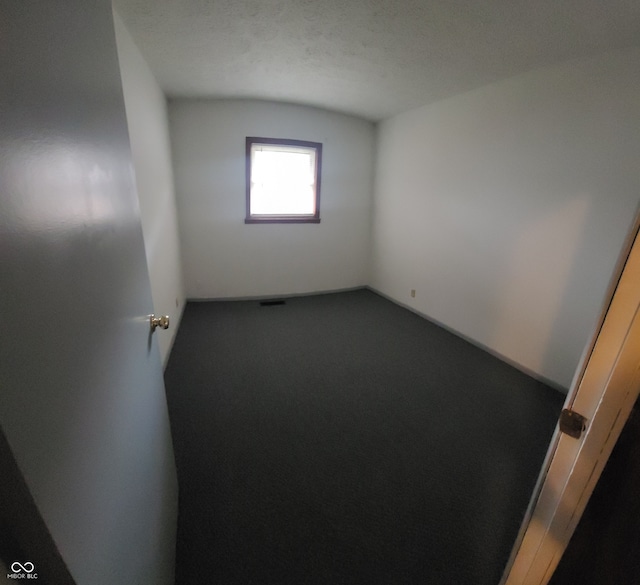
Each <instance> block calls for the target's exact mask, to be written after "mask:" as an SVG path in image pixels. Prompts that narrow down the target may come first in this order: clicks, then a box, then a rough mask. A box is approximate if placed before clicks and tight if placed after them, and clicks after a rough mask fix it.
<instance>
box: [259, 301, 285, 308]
mask: <svg viewBox="0 0 640 585" xmlns="http://www.w3.org/2000/svg"><path fill="white" fill-rule="evenodd" d="M286 302H287V301H283V300H282V299H273V300H272V301H260V306H261V307H273V306H274V305H284V304H286Z"/></svg>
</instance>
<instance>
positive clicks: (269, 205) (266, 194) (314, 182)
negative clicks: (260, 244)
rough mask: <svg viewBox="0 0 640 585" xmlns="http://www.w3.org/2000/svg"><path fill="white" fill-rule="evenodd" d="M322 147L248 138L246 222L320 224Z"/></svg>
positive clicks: (297, 141)
mask: <svg viewBox="0 0 640 585" xmlns="http://www.w3.org/2000/svg"><path fill="white" fill-rule="evenodd" d="M321 158H322V144H319V143H317V142H304V141H301V140H282V139H269V138H247V217H246V219H245V222H246V223H263V222H272V223H305V222H313V223H318V222H319V221H320V213H319V212H320V209H319V201H320V166H321Z"/></svg>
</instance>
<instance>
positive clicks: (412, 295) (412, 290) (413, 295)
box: [409, 288, 416, 299]
mask: <svg viewBox="0 0 640 585" xmlns="http://www.w3.org/2000/svg"><path fill="white" fill-rule="evenodd" d="M409 294H410V295H411V298H412V299H415V298H416V289H415V288H412V289H411V290H410V291H409Z"/></svg>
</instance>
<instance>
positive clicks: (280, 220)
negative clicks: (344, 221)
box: [244, 217, 320, 224]
mask: <svg viewBox="0 0 640 585" xmlns="http://www.w3.org/2000/svg"><path fill="white" fill-rule="evenodd" d="M244 223H247V224H253V223H320V218H319V217H247V218H245V220H244Z"/></svg>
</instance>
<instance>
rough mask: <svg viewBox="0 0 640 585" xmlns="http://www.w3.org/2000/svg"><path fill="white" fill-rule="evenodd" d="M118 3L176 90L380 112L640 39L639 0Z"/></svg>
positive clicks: (170, 89) (163, 81)
mask: <svg viewBox="0 0 640 585" xmlns="http://www.w3.org/2000/svg"><path fill="white" fill-rule="evenodd" d="M115 6H116V10H117V11H118V12H119V13H120V15H121V16H122V18H123V20H124V21H125V23H126V25H127V27H128V28H129V30H130V32H131V34H132V35H133V37H134V38H135V40H136V43H137V44H138V46H139V48H140V50H141V51H142V53H143V55H144V56H145V58H146V59H147V61H148V63H149V65H150V67H151V69H152V70H153V72H154V73H155V75H156V77H157V79H158V81H159V83H160V85H161V86H162V88H163V89H164V90H165V92H166V93H167V95H169V96H170V97H199V98H204V97H217V98H220V97H244V98H261V99H271V100H278V101H285V102H292V103H301V104H308V105H314V106H320V107H324V108H328V109H332V110H338V111H342V112H347V113H351V114H356V115H359V116H362V117H365V118H368V119H371V120H380V119H382V118H385V117H388V116H390V115H393V114H397V113H399V112H401V111H404V110H407V109H410V108H413V107H417V106H421V105H423V104H426V103H429V102H433V101H436V100H438V99H442V98H445V97H448V96H451V95H454V94H456V93H461V92H464V91H468V90H470V89H473V88H475V87H479V86H481V85H484V84H487V83H490V82H492V81H496V80H498V79H502V78H505V77H509V76H511V75H515V74H517V73H521V72H524V71H527V70H529V69H532V68H534V67H538V66H542V65H548V64H551V63H556V62H559V61H562V60H565V59H570V58H574V57H582V56H589V55H593V54H596V53H600V52H603V51H607V50H614V49H619V48H623V47H628V46H631V45H637V44H640V1H639V0H395V1H393V0H391V1H389V0H387V1H384V0H226V1H223V0H115ZM639 74H640V72H639Z"/></svg>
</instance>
